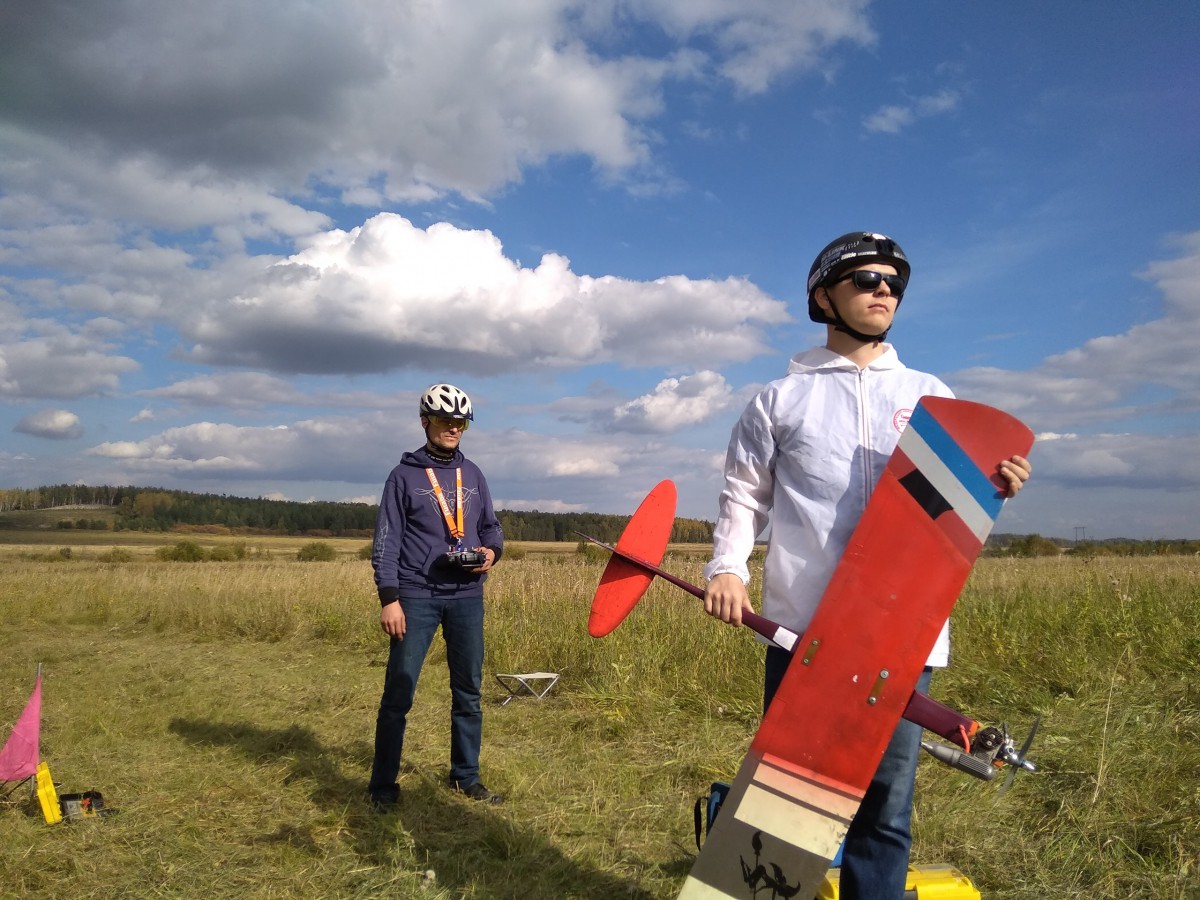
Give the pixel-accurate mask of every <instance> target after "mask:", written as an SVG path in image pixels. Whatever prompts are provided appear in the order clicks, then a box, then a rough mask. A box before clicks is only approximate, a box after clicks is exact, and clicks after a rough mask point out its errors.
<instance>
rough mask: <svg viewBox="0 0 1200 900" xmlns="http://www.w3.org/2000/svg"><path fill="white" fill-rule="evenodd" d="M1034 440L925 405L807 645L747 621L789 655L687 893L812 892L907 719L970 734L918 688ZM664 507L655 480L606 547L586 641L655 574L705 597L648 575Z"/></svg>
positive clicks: (1002, 418)
mask: <svg viewBox="0 0 1200 900" xmlns="http://www.w3.org/2000/svg"><path fill="white" fill-rule="evenodd" d="M1032 443H1033V435H1032V434H1031V432H1030V431H1029V429H1028V428H1026V427H1025V426H1024V425H1023V424H1022V423H1020V422H1019V421H1017V420H1016V419H1014V418H1012V417H1011V416H1009V415H1007V414H1005V413H1003V412H1000V411H999V410H995V409H992V408H990V407H987V406H983V405H981V404H977V403H971V402H968V401H963V400H949V399H945V398H934V397H926V398H923V399H922V401H921V403H919V404H918V406H917V408H916V410H914V412H913V415H912V418H911V420H910V422H909V425H908V428H906V429H905V432H904V434H903V435H902V436H901V438H900V443H899V446H898V447H897V449H896V451H895V453H894V454H893V455H892V458H891V459H890V460H889V462H888V465H887V468H886V470H885V471H884V474H883V476H882V478H881V479H880V481H879V484H878V485H877V486H876V488H875V491H874V493H873V494H872V497H871V501H870V503H869V504H868V506H867V509H866V511H865V512H864V514H863V517H862V519H861V520H860V522H859V525H858V528H857V529H856V530H855V532H854V534H853V535H852V536H851V539H850V541H849V544H848V545H847V548H846V551H845V553H844V555H843V557H842V561H841V563H840V564H839V566H838V568H837V569H836V571H835V572H834V574H833V577H832V578H831V580H830V583H829V586H828V588H827V589H826V591H825V595H824V597H823V598H822V600H821V603H820V605H819V606H818V608H817V611H816V613H815V615H814V617H813V620H812V622H811V623H810V624H809V627H808V629H807V631H806V632H805V634H804V636H803V638H799V637H798V636H796V635H795V634H794V632H790V631H788V630H787V629H782V632H781V631H780V629H779V626H777V625H774V623H771V622H769V621H767V620H763V619H761V617H750V618H747V617H743V621H745V622H746V624H747V625H749V626H750V627H751V628H753V629H754V630H755V631H758V632H759V633H760V634H763V635H764V636H766V637H768V638H769V639H771V640H773V641H775V642H776V643H778V644H779V645H780V646H784V647H785V648H788V649H793V650H794V653H795V656H794V659H793V662H792V664H791V665H790V666H789V668H788V671H787V673H786V675H785V676H784V679H783V682H782V684H781V685H780V688H779V691H778V692H777V693H776V695H775V699H774V701H773V702H772V704H771V708H770V710H768V712H767V714H766V716H765V717H764V719H763V722H762V725H761V726H760V728H759V730H758V732H757V734H756V735H755V738H754V741H753V743H752V744H751V747H750V751H749V753H748V754H747V756H746V759H745V760H744V762H743V764H742V767H741V769H740V770H739V772H738V775H737V778H736V779H735V780H734V782H733V786H732V788H731V790H730V793H729V796H728V797H727V799H726V801H725V804H724V805H723V807H722V813H721V815H720V817H719V818H718V819H717V820H716V821H715V823H714V827H713V830H712V832H711V833H710V834H709V837H708V840H707V841H706V842H705V845H704V848H703V850H702V851H701V853H700V856H699V857H698V858H697V860H696V864H695V866H694V867H693V869H692V871H691V874H690V875H689V876H688V879H687V882H686V883H685V885H684V888H683V892H682V893H681V894H680V896H681V897H684V898H692V897H744V896H745V897H749V896H753V895H754V891H755V889H756V888H757V889H761V887H762V885H760V884H751V883H750V881H748V880H747V878H748V877H749V876H753V874H754V873H755V872H757V871H759V870H760V869H762V870H763V871H766V870H765V869H763V867H764V866H769V868H770V871H771V872H772V873H775V874H774V875H772V879H773V883H775V886H776V888H777V889H778V890H779V891H781V892H782V893H780V896H783V895H785V894H786V895H787V896H799V897H804V896H813V895H814V894H815V893H816V891H817V889H818V887H819V885H820V884H821V881H822V880H823V878H824V875H825V872H826V870H827V869H828V867H829V863H830V860H832V858H833V856H834V855H835V853H836V851H837V848H838V846H839V845H840V843H841V840H842V838H843V837H844V835H845V831H846V828H847V827H848V826H849V823H850V820H851V819H852V818H853V816H854V812H855V811H856V810H857V808H858V805H859V803H860V802H861V800H862V797H863V794H864V793H865V791H866V788H867V786H868V784H869V783H870V780H871V777H872V776H873V775H874V772H875V769H876V767H877V766H878V764H879V760H880V759H881V758H882V756H883V752H884V750H885V749H886V746H887V743H888V740H889V739H890V738H891V734H892V731H893V730H894V729H895V727H896V723H897V722H898V721H899V719H900V718H901V716H907V717H909V718H912V719H913V720H914V721H918V722H920V724H922V725H923V726H925V727H932V728H933V730H935V731H937V733H939V734H941V735H942V736H944V737H947V738H948V739H952V740H953V739H954V738H955V737H961V738H962V739H963V740H964V741H966V740H968V739H969V737H970V736H972V735H973V733H974V732H975V731H977V730H978V728H979V726H978V723H975V722H974V721H973V720H971V719H968V718H966V717H963V716H961V715H960V714H958V713H955V712H954V711H953V710H949V708H947V707H944V706H941V704H936V703H935V702H934V701H932V700H929V698H927V697H924V695H921V694H916V693H914V691H913V687H914V685H915V684H916V680H917V677H918V675H919V674H920V672H921V669H922V667H923V666H924V662H925V659H926V658H927V657H928V655H929V652H930V651H931V649H932V647H933V644H934V642H935V640H936V638H937V635H938V632H939V631H940V630H941V625H942V623H943V622H944V621H945V620H946V618H947V617H948V616H949V614H950V611H951V609H952V608H953V606H954V603H955V601H956V600H957V598H958V594H959V592H960V591H961V590H962V587H963V584H964V583H965V582H966V579H967V576H968V575H969V574H970V570H971V567H972V565H973V564H974V561H975V559H976V557H977V556H978V554H979V551H980V550H981V549H982V547H983V542H984V540H986V538H987V535H988V533H989V532H990V531H991V527H992V524H993V523H994V521H995V518H996V516H997V515H998V514H999V512H1000V509H1001V507H1002V506H1003V498H1004V491H1005V488H1006V485H1005V484H1004V483H1003V481H1002V479H1000V478H999V476H998V475H997V474H996V465H997V463H998V462H999V461H1000V460H1002V459H1007V458H1009V457H1011V456H1013V455H1026V454H1027V453H1028V451H1029V448H1030V447H1031V446H1032ZM664 484H669V482H665V483H664ZM660 491H661V493H659V492H660ZM656 494H658V498H657V499H656V500H655V502H654V504H653V505H652V508H653V509H654V512H647V513H646V514H645V519H646V520H654V521H655V523H656V528H654V529H648V531H650V532H652V535H653V537H652V539H648V538H646V537H644V534H645V533H644V532H643V531H642V526H641V525H639V527H638V528H636V529H633V526H634V524H635V523H638V522H640V521H641V517H642V516H643V508H645V507H646V505H647V504H649V503H650V501H651V499H652V498H655V496H656ZM664 498H669V500H670V505H671V507H672V509H671V517H673V506H674V502H673V501H674V487H673V486H670V487H669V488H664V486H663V485H662V484H660V485H659V486H658V487H656V488H655V489H654V491H652V492H651V495H650V497H647V499H646V501H645V502H644V503H643V505H642V507H639V509H638V512H637V513H636V514H635V515H634V517H633V519H632V520H631V521H630V527H629V528H627V529H626V533H627V534H629V533H630V531H631V529H633V532H634V533H633V534H632V535H630V538H629V539H628V540H626V535H625V534H623V535H622V537H621V540H620V541H618V543H617V546H616V547H615V548H609V549H611V550H612V551H613V558H612V560H610V562H609V567H608V568H606V569H605V573H604V576H602V579H601V585H600V589H599V590H598V591H597V594H596V599H595V601H594V602H593V609H592V616H591V619H590V621H589V631H590V632H591V633H592V634H593V635H594V636H600V635H603V634H607V633H608V632H609V631H611V630H612V629H613V628H615V627H616V626H617V625H618V624H619V623H620V621H621V620H622V619H623V618H624V617H625V615H627V614H628V612H629V611H630V610H631V609H632V608H633V606H634V605H635V604H636V603H637V600H638V599H639V598H640V596H641V594H642V593H643V592H644V591H645V589H646V587H648V586H649V583H650V581H651V580H652V576H653V575H660V576H662V577H664V578H666V579H667V580H669V581H671V582H672V583H674V584H676V585H679V586H680V587H683V588H684V589H685V590H688V591H689V592H691V593H693V594H695V595H697V596H703V591H701V590H700V589H699V588H696V587H695V586H693V585H689V584H687V583H686V582H683V581H681V580H679V579H676V578H674V577H673V576H670V575H668V574H667V573H666V572H663V571H662V570H661V569H659V568H658V562H659V561H661V559H662V554H663V552H664V550H665V548H666V543H667V540H668V538H669V531H670V528H669V522H668V524H667V525H666V526H665V532H664V525H663V523H662V520H663V519H665V518H668V517H667V516H666V514H665V513H663V512H662V511H661V509H660V507H661V506H662V505H663V503H664ZM635 571H637V573H638V577H637V578H636V579H635V578H634V572H635ZM598 606H599V607H600V610H599V612H598V611H597V607H598ZM788 641H790V642H791V645H790V647H789V644H788V643H787V642H788ZM922 717H924V718H926V719H929V720H930V722H932V723H934V724H933V725H928V724H926V721H924V720H923V718H922ZM964 731H967V732H970V733H969V734H963V732H964ZM990 731H992V732H995V729H990ZM992 743H994V745H995V746H994V747H991V748H990V749H989V750H986V751H985V753H984V754H982V755H983V756H985V757H987V756H988V754H990V758H988V759H987V762H988V763H992V762H994V763H996V764H1000V763H1004V762H1007V763H1010V764H1013V765H1014V768H1027V769H1031V768H1032V764H1030V763H1027V762H1026V761H1025V759H1024V755H1025V752H1026V751H1027V749H1028V741H1027V742H1026V745H1025V746H1024V747H1023V748H1022V750H1021V751H1020V753H1017V752H1015V751H1014V750H1013V749H1012V742H1011V739H1009V738H1008V737H1007V734H1004V735H1003V738H1002V739H1000V738H996V739H995V740H994V741H992ZM965 749H966V751H967V752H964V753H963V754H962V756H961V757H960V758H958V759H950V758H947V757H951V756H953V755H954V753H955V752H957V751H955V750H954V748H948V752H946V753H944V754H942V755H940V756H939V758H941V759H943V761H947V762H951V763H952V764H956V765H958V767H959V768H962V769H963V770H964V771H970V772H972V774H981V772H990V769H991V767H990V765H982V766H978V767H975V766H973V765H968V764H967V762H968V760H967V757H970V756H972V755H973V754H971V753H970V752H969V751H970V745H969V743H968V744H967V745H966V748H965ZM935 755H938V754H935ZM974 768H979V769H980V770H981V771H973V769H974ZM983 777H988V776H983ZM776 876H777V877H776Z"/></svg>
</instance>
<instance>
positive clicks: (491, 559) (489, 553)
mask: <svg viewBox="0 0 1200 900" xmlns="http://www.w3.org/2000/svg"><path fill="white" fill-rule="evenodd" d="M474 549H475V550H478V551H480V552H481V553H483V555H484V556H486V557H487V560H486V561H485V562H484V564H483V565H482V566H480V567H479V568H478V569H472V570H471V571H472V572H476V573H483V572H486V571H487V570H488V569H490V568H491V567H492V566H493V565H495V563H496V551H495V550H493V549H492V548H491V547H475V548H474Z"/></svg>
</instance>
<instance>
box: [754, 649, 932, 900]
mask: <svg viewBox="0 0 1200 900" xmlns="http://www.w3.org/2000/svg"><path fill="white" fill-rule="evenodd" d="M790 660H791V654H790V653H788V652H787V651H786V650H781V649H779V648H778V647H768V648H767V664H766V677H765V678H764V679H763V682H764V683H763V708H764V709H766V707H767V706H769V705H770V703H771V698H772V697H774V696H775V691H776V690H777V689H778V688H779V684H780V682H781V681H783V673H784V672H785V671H787V664H788V662H789V661H790ZM932 674H933V670H932V669H928V668H927V669H926V670H925V671H924V672H923V673H922V674H921V677H920V678H919V679H918V680H917V685H916V690H918V691H921V692H923V693H925V692H928V690H929V679H930V676H931V675H932ZM920 753H921V726H920V725H915V724H913V723H912V722H910V721H908V720H907V719H901V720H900V724H899V725H897V726H896V731H895V733H894V734H893V735H892V740H891V742H890V743H889V744H888V747H887V750H886V751H885V752H884V754H883V759H882V760H881V761H880V763H879V768H878V769H877V770H876V771H875V777H874V778H872V779H871V785H870V787H868V788H867V794H866V796H865V797H864V798H863V802H862V805H861V806H860V807H859V808H858V812H857V813H856V814H855V816H854V820H853V821H852V822H851V823H850V830H849V831H847V832H846V840H845V843H844V844H843V845H842V851H841V852H842V864H841V880H840V882H839V885H838V887H839V892H840V896H841V897H842V898H843V900H901V898H903V896H904V884H905V881H906V880H907V878H908V855H909V851H910V850H911V849H912V830H911V827H910V826H911V822H912V803H913V786H914V783H915V781H916V777H917V758H918V756H919V755H920Z"/></svg>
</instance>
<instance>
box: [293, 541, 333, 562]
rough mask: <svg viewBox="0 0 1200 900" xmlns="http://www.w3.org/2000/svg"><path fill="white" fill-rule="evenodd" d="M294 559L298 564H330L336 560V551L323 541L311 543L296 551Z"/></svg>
mask: <svg viewBox="0 0 1200 900" xmlns="http://www.w3.org/2000/svg"><path fill="white" fill-rule="evenodd" d="M296 559H298V560H300V562H331V561H332V560H334V559H337V551H336V550H334V549H333V545H331V544H327V543H325V542H324V541H313V542H312V543H309V544H305V545H304V546H303V547H301V548H300V549H299V550H297V551H296Z"/></svg>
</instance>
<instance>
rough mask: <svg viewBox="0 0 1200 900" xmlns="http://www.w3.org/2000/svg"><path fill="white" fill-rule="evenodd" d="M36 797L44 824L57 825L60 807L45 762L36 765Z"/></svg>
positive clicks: (59, 819) (60, 815) (59, 820)
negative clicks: (44, 818)
mask: <svg viewBox="0 0 1200 900" xmlns="http://www.w3.org/2000/svg"><path fill="white" fill-rule="evenodd" d="M37 797H38V803H39V804H40V805H41V807H42V815H43V816H45V817H46V824H47V825H57V824H58V823H59V822H61V821H62V809H60V808H59V805H58V791H56V790H55V789H54V780H53V779H52V778H51V777H50V767H49V766H47V765H46V764H45V763H38V767H37Z"/></svg>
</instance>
